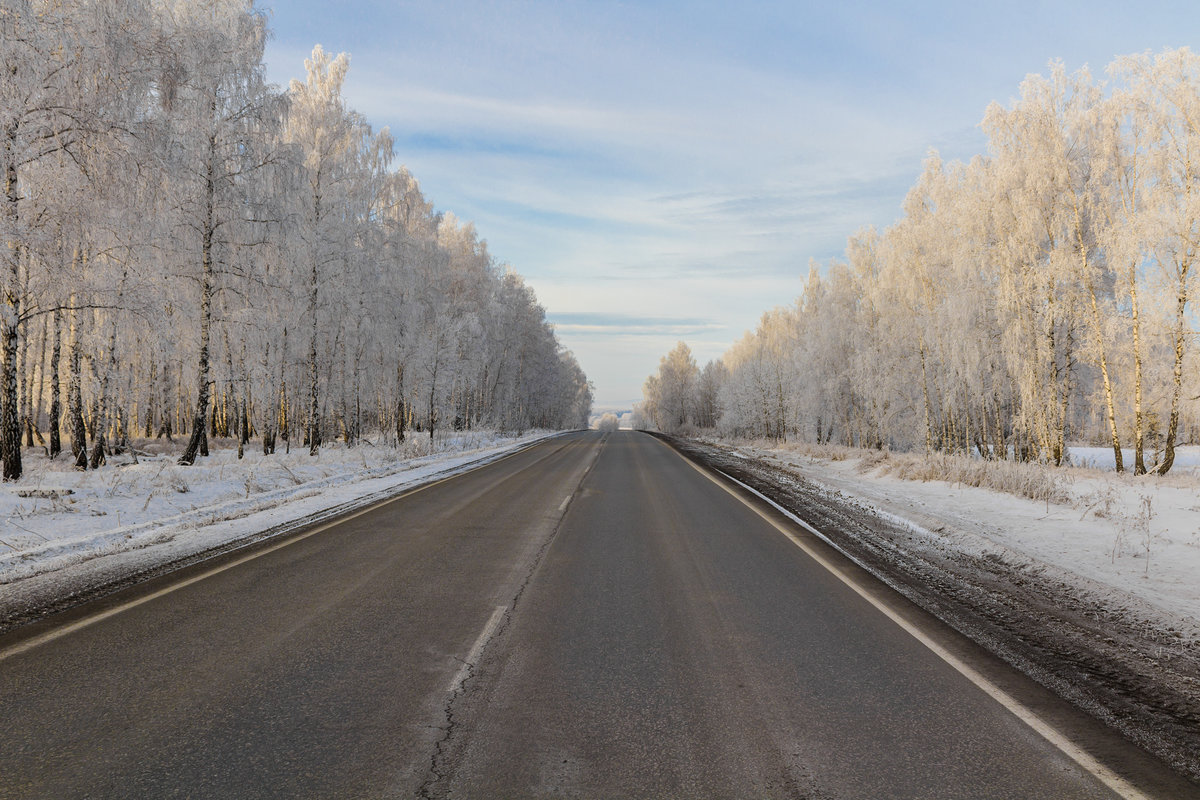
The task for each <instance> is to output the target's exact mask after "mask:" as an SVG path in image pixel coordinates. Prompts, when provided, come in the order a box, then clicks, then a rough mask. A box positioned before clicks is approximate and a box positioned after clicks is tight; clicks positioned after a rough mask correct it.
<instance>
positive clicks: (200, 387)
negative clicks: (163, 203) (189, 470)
mask: <svg viewBox="0 0 1200 800" xmlns="http://www.w3.org/2000/svg"><path fill="white" fill-rule="evenodd" d="M214 188H215V187H214V185H213V166H212V162H211V161H210V162H209V165H208V176H207V182H206V185H205V198H206V201H207V202H206V205H205V211H204V228H203V231H202V236H201V251H200V268H201V281H200V358H199V360H198V362H197V364H196V411H195V414H194V416H193V418H192V435H191V438H190V439H188V444H187V447H186V448H184V451H183V455H181V456H180V457H179V463H180V464H181V465H184V466H191V465H192V464H195V463H196V455H197V454H200V455H204V456H207V455H208V435H207V424H206V419H205V418H206V417H207V416H208V397H209V389H208V372H209V354H208V348H209V339H210V336H211V333H212V291H213V285H212V284H213V261H212V245H213V223H214V218H213V214H214V208H213V193H214Z"/></svg>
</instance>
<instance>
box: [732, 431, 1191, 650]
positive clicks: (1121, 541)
mask: <svg viewBox="0 0 1200 800" xmlns="http://www.w3.org/2000/svg"><path fill="white" fill-rule="evenodd" d="M724 443H725V444H726V445H729V444H733V445H734V447H735V448H736V449H737V450H738V451H740V452H742V453H743V454H745V455H748V456H750V457H754V458H761V459H763V460H764V461H767V462H770V463H775V464H779V465H782V466H785V467H788V468H790V469H793V470H795V471H796V472H799V473H800V474H802V475H804V476H805V477H806V478H807V479H809V480H810V481H812V482H813V483H815V484H817V485H818V486H821V487H823V488H825V489H827V490H829V491H831V492H837V493H841V494H843V495H847V496H850V497H853V498H856V500H857V501H859V502H861V503H863V504H865V505H867V506H869V507H874V508H875V509H878V510H879V511H880V512H882V513H884V514H886V515H889V516H891V517H893V518H898V519H901V520H904V521H906V522H907V523H909V524H910V525H911V526H912V528H913V530H914V531H919V532H920V536H918V540H920V541H928V543H929V546H933V547H938V548H942V547H951V548H957V549H960V550H964V551H968V552H984V553H991V554H995V555H996V556H997V557H1001V558H1003V559H1005V560H1006V561H1009V562H1012V563H1018V564H1019V563H1024V564H1028V565H1030V566H1031V568H1032V569H1033V571H1034V572H1037V573H1038V574H1040V570H1043V569H1045V568H1047V567H1049V568H1051V572H1050V573H1047V574H1051V573H1053V574H1055V575H1058V576H1060V578H1061V579H1063V580H1067V581H1068V582H1074V581H1078V584H1077V585H1078V588H1079V591H1080V593H1081V595H1082V594H1092V595H1097V596H1103V598H1104V600H1105V601H1106V602H1110V603H1111V602H1118V603H1125V602H1127V603H1129V604H1130V607H1133V606H1138V607H1140V608H1142V609H1143V611H1145V612H1147V613H1150V614H1151V615H1152V616H1153V615H1157V616H1158V617H1159V618H1161V619H1162V620H1163V623H1164V625H1166V626H1171V625H1178V624H1180V620H1183V621H1184V622H1183V623H1182V624H1184V625H1185V627H1189V628H1191V629H1193V630H1195V631H1196V632H1197V635H1198V636H1200V499H1198V498H1200V474H1197V472H1196V471H1195V467H1196V465H1200V448H1198V447H1195V446H1188V447H1184V448H1181V449H1180V450H1179V451H1178V453H1177V458H1176V469H1175V470H1173V471H1172V472H1171V473H1169V474H1168V475H1166V476H1163V477H1158V476H1151V475H1146V476H1138V477H1135V476H1133V475H1131V474H1129V473H1124V474H1117V473H1115V472H1113V471H1112V451H1111V450H1108V451H1107V462H1106V461H1105V460H1104V458H1103V457H1102V454H1103V452H1104V451H1103V448H1096V449H1097V450H1101V451H1102V453H1101V456H1099V457H1098V456H1097V455H1096V454H1095V453H1093V452H1092V451H1091V449H1089V448H1082V447H1075V448H1072V453H1073V454H1074V455H1075V458H1074V463H1077V464H1078V463H1081V462H1082V463H1085V464H1087V466H1068V467H1057V468H1056V467H1051V466H1046V465H1039V464H1019V463H1015V462H1005V461H983V460H981V459H977V458H968V457H965V456H946V455H935V456H931V457H926V456H924V455H921V454H909V453H889V452H886V451H876V450H855V449H850V448H845V447H837V446H817V445H812V444H803V443H800V444H791V443H788V444H780V443H775V442H761V441H760V442H751V441H739V442H736V443H731V442H728V441H726V442H724ZM1071 576H1077V577H1076V578H1072V577H1071ZM1097 587H1100V588H1099V589H1098V588H1097ZM1121 598H1124V599H1121ZM1147 609H1148V611H1147Z"/></svg>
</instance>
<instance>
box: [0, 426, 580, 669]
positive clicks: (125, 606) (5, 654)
mask: <svg viewBox="0 0 1200 800" xmlns="http://www.w3.org/2000/svg"><path fill="white" fill-rule="evenodd" d="M559 435H560V434H554V435H551V436H547V437H545V438H544V439H537V440H535V441H534V442H531V443H530V444H528V445H525V446H522V447H518V448H517V449H515V450H513V451H512V452H511V453H504V454H503V455H501V456H500V457H499V458H495V459H487V460H485V461H484V462H483V463H481V464H468V465H466V466H467V469H464V470H462V471H461V472H454V473H452V474H450V475H446V476H445V477H443V478H439V479H438V480H434V481H430V482H429V483H423V484H421V485H419V486H414V487H412V488H411V489H408V490H406V491H404V492H402V493H400V494H398V495H396V496H395V497H389V498H387V499H384V500H380V501H379V502H377V503H372V504H370V505H368V506H364V507H363V508H361V509H359V510H358V511H355V512H353V513H352V514H348V515H347V516H344V517H338V518H337V519H334V520H331V521H329V522H325V523H322V524H321V525H319V526H318V527H316V528H313V529H312V530H310V531H306V532H305V533H302V534H299V535H296V536H286V539H285V541H282V542H278V543H277V544H273V545H271V546H270V547H265V548H263V549H261V550H256V551H255V552H253V553H250V554H249V555H245V556H242V557H241V558H239V559H236V560H235V561H231V562H229V563H228V564H222V565H221V566H219V567H215V568H214V569H210V570H207V571H205V572H202V573H200V574H199V575H193V576H192V577H190V578H188V579H186V580H182V581H179V582H178V583H172V584H171V585H170V586H166V587H164V588H162V589H159V590H158V591H156V592H151V593H150V594H148V595H144V596H142V597H138V598H136V599H134V600H130V601H128V602H125V603H122V604H120V605H118V606H113V607H112V608H110V609H108V610H106V611H101V612H99V613H96V614H92V615H90V616H87V617H84V618H83V619H79V620H76V621H75V622H72V623H70V624H67V625H63V626H62V627H60V628H55V629H54V630H50V631H46V632H45V633H42V634H39V635H37V636H33V637H30V638H29V639H26V640H25V641H23V642H20V643H19V644H15V645H13V646H12V647H9V648H7V649H3V650H0V661H3V660H4V659H6V658H9V657H11V656H16V655H20V654H21V653H24V652H26V651H29V650H32V649H33V648H35V647H39V646H41V645H43V644H46V643H47V642H52V641H54V640H55V639H61V638H62V637H64V636H67V635H69V634H72V633H74V632H75V631H78V630H82V629H83V628H86V627H88V626H89V625H94V624H96V623H97V622H102V621H104V620H106V619H108V618H109V617H115V616H116V615H117V614H120V613H122V612H124V611H128V610H129V609H131V608H136V607H137V606H140V605H142V604H143V603H149V602H150V601H151V600H157V599H158V598H160V597H162V596H164V595H168V594H170V593H171V592H174V591H177V590H179V589H183V588H185V587H187V586H191V585H192V584H193V583H199V582H200V581H202V580H206V579H208V578H211V577H212V576H214V575H219V574H220V573H222V572H224V571H226V570H229V569H233V568H234V567H237V566H241V565H242V564H245V563H246V562H247V561H253V560H254V559H256V558H259V557H261V556H265V555H267V554H268V553H273V552H275V551H276V550H280V549H282V548H284V547H287V546H288V545H292V544H295V543H296V542H300V541H303V540H304V539H307V538H308V537H310V536H316V535H317V534H318V533H322V532H323V531H327V530H329V529H330V528H333V527H335V526H337V525H341V524H342V523H344V522H349V521H350V520H352V519H357V518H358V517H361V516H362V515H363V514H367V513H370V512H372V511H375V510H377V509H380V508H382V507H383V506H386V505H388V504H390V503H394V502H396V501H397V500H403V499H404V498H406V497H410V496H412V495H414V494H416V493H417V492H422V491H424V490H426V489H432V488H433V487H434V486H438V485H440V484H443V483H445V482H446V481H450V480H454V479H455V478H459V477H462V476H463V475H466V474H467V473H469V472H474V471H475V470H477V469H481V468H483V467H486V466H490V465H492V464H497V463H499V462H501V461H504V460H506V459H508V458H511V457H512V456H515V455H517V454H519V453H522V452H524V451H525V450H529V449H531V448H532V447H533V446H534V445H537V444H540V443H541V442H543V441H547V440H549V439H554V438H557V437H558V436H559Z"/></svg>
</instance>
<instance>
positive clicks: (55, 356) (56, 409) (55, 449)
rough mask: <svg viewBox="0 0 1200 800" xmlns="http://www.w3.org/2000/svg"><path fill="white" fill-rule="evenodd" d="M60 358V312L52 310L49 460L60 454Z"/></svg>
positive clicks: (48, 424) (48, 423)
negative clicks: (52, 340) (52, 341)
mask: <svg viewBox="0 0 1200 800" xmlns="http://www.w3.org/2000/svg"><path fill="white" fill-rule="evenodd" d="M61 358H62V312H60V311H59V310H58V309H55V310H54V348H53V349H52V350H51V351H50V419H49V421H48V422H47V426H48V427H49V429H50V458H52V459H53V458H56V457H57V456H58V454H59V453H61V452H62V439H61V436H60V434H59V431H58V425H59V416H60V415H61V414H62V402H61V392H62V390H61V388H60V379H59V375H58V367H59V360H60V359H61Z"/></svg>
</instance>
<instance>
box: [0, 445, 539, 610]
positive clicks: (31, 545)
mask: <svg viewBox="0 0 1200 800" xmlns="http://www.w3.org/2000/svg"><path fill="white" fill-rule="evenodd" d="M550 435H553V434H551V433H549V432H545V431H535V432H530V433H527V434H525V435H524V436H521V437H511V436H500V435H497V434H495V433H490V432H470V433H464V434H451V435H448V436H446V437H444V438H439V439H438V440H437V441H436V442H434V443H433V444H432V445H431V444H430V441H429V439H428V437H424V436H416V437H414V438H413V439H411V440H410V441H409V442H406V443H405V445H404V446H403V447H402V448H396V447H389V446H373V445H371V444H367V443H364V444H360V445H359V446H357V447H354V448H347V447H345V446H341V445H337V444H335V445H327V446H325V447H323V448H322V449H321V451H320V454H319V455H317V456H316V457H313V456H310V455H309V454H308V450H307V448H293V449H292V451H291V452H290V453H284V452H282V451H280V452H277V453H276V454H274V455H270V456H264V455H263V454H262V453H261V451H247V452H246V454H245V457H244V458H242V459H241V460H239V459H238V458H237V452H236V450H234V449H232V448H230V447H222V448H214V450H213V454H212V456H210V457H209V458H201V459H199V460H198V461H197V463H196V465H195V466H191V467H182V466H179V465H177V464H176V463H175V458H176V456H177V452H176V451H177V450H178V449H179V445H180V443H179V442H176V444H175V445H174V446H171V445H166V446H164V445H161V444H159V443H156V442H153V441H147V442H139V443H138V449H139V450H140V451H142V452H149V453H150V455H149V456H146V455H143V456H142V457H141V458H139V463H137V464H134V463H132V461H131V459H130V458H129V457H128V456H118V457H115V458H113V459H110V461H109V463H108V464H107V465H106V466H104V467H102V468H101V469H99V470H96V471H89V472H79V471H76V470H75V469H73V468H72V467H71V465H70V463H69V460H68V459H67V458H64V457H63V456H60V457H59V458H58V459H57V460H56V461H53V462H51V461H49V460H47V459H46V458H45V457H44V456H41V455H39V454H37V453H36V451H33V450H30V451H27V452H26V454H25V475H24V477H22V479H21V480H20V481H18V482H16V483H11V484H4V485H3V486H0V587H3V586H5V585H11V584H12V583H14V582H15V581H20V580H21V579H24V578H29V577H32V576H39V575H45V574H47V573H52V572H55V571H59V570H64V569H65V568H68V567H72V568H78V567H79V566H81V565H86V564H87V563H88V562H91V561H95V560H99V559H100V558H101V557H108V556H113V555H120V556H122V559H121V561H122V562H123V569H126V570H133V571H136V570H138V569H144V568H147V567H149V566H153V565H155V564H159V563H166V562H170V561H174V560H176V559H179V558H183V557H186V556H190V555H194V554H196V553H200V552H203V551H205V550H209V549H211V548H214V547H218V546H221V545H224V544H227V543H229V542H233V541H236V540H239V539H244V538H247V537H251V536H254V535H256V534H260V533H262V532H263V531H266V530H270V529H278V528H286V527H287V526H288V525H289V524H302V523H305V522H307V521H309V520H311V519H312V518H314V517H319V516H320V515H321V514H322V512H327V511H329V510H331V509H335V510H337V511H342V510H348V509H349V508H353V507H355V506H358V505H365V504H367V503H369V502H371V501H373V500H374V499H377V498H380V497H383V496H386V495H388V494H392V493H395V492H397V491H400V490H402V489H404V488H406V487H411V486H415V485H419V484H421V483H423V482H426V481H429V480H431V479H433V478H434V477H436V476H440V475H444V474H450V473H452V472H455V471H461V470H463V469H467V468H469V467H470V466H471V465H473V464H476V463H478V462H480V461H486V460H491V459H494V458H497V457H499V456H500V455H502V454H504V453H507V452H509V451H511V450H514V449H516V448H519V447H521V446H524V445H526V444H529V443H531V442H533V441H536V440H538V439H542V438H545V437H547V436H550Z"/></svg>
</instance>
